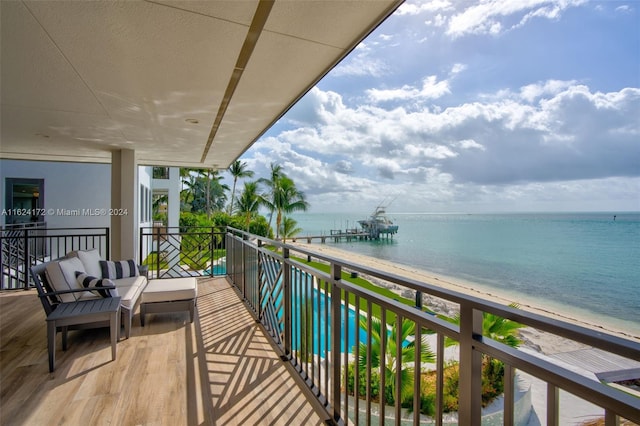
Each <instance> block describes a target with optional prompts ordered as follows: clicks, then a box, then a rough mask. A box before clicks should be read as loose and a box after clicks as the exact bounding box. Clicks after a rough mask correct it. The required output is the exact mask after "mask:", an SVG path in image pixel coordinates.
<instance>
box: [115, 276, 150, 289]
mask: <svg viewBox="0 0 640 426" xmlns="http://www.w3.org/2000/svg"><path fill="white" fill-rule="evenodd" d="M146 280H147V279H146V277H145V276H144V275H138V276H137V277H126V278H119V279H117V280H111V281H113V283H114V284H115V286H116V288H120V287H130V286H137V287H140V286H144V283H145V282H146Z"/></svg>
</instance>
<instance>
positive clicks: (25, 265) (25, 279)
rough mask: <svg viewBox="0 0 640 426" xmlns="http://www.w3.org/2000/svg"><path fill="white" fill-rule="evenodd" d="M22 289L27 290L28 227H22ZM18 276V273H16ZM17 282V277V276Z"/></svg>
mask: <svg viewBox="0 0 640 426" xmlns="http://www.w3.org/2000/svg"><path fill="white" fill-rule="evenodd" d="M23 231H24V271H23V273H22V276H23V277H24V289H25V290H29V228H27V227H25V228H24V230H23ZM18 276H19V275H18ZM18 282H19V278H18Z"/></svg>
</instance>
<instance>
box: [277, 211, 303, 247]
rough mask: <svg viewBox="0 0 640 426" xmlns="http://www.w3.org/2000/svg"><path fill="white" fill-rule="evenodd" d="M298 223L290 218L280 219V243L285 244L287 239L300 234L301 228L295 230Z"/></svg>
mask: <svg viewBox="0 0 640 426" xmlns="http://www.w3.org/2000/svg"><path fill="white" fill-rule="evenodd" d="M297 226H298V222H296V221H295V219H292V218H290V217H284V218H283V219H282V229H281V230H280V232H281V234H282V242H283V243H286V242H287V238H291V237H295V236H296V235H297V234H299V233H300V232H302V228H297Z"/></svg>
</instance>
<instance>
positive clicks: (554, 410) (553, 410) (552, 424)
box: [547, 383, 560, 426]
mask: <svg viewBox="0 0 640 426" xmlns="http://www.w3.org/2000/svg"><path fill="white" fill-rule="evenodd" d="M559 401H560V393H559V389H558V388H557V387H556V386H555V385H554V384H552V383H547V426H558V424H559V422H560V411H559V410H558V404H559Z"/></svg>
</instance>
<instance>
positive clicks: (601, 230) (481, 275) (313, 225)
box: [293, 210, 640, 333]
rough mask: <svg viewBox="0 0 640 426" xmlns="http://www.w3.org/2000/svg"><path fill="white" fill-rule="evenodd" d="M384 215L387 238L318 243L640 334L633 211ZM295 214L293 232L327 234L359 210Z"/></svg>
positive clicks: (638, 232) (639, 218)
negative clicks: (390, 232)
mask: <svg viewBox="0 0 640 426" xmlns="http://www.w3.org/2000/svg"><path fill="white" fill-rule="evenodd" d="M389 215H390V216H391V217H392V218H393V219H394V221H395V222H396V223H397V224H398V225H399V226H400V229H399V232H398V234H396V235H395V236H394V238H393V239H392V240H380V241H356V242H346V241H344V242H340V243H334V242H327V243H326V244H327V245H331V246H335V247H336V248H339V249H342V250H348V251H353V252H356V253H359V254H364V255H367V256H372V257H375V258H379V259H385V260H389V261H393V262H397V263H401V264H405V265H409V266H413V267H415V268H419V269H423V270H426V271H432V272H434V273H437V274H442V275H447V276H450V277H455V278H460V279H463V280H466V281H469V282H472V283H474V285H475V284H477V286H476V287H478V288H482V289H484V290H487V291H493V292H494V293H495V294H503V295H505V296H507V297H510V298H511V299H512V300H515V301H518V302H520V303H525V302H527V303H528V302H530V301H534V302H535V304H536V306H541V307H543V308H547V309H551V310H554V311H555V312H558V313H561V314H566V315H571V314H574V315H577V316H579V317H581V318H584V317H589V318H597V319H598V320H597V321H599V322H602V323H603V324H604V323H606V324H610V325H615V326H620V327H623V328H624V329H626V330H630V331H632V332H636V333H638V332H640V213H615V215H616V218H615V220H614V217H613V216H614V213H558V214H552V213H546V214H538V213H537V214H477V215H475V214H474V215H469V214H393V213H392V212H391V210H390V211H389ZM293 217H294V219H295V220H297V222H298V227H300V228H302V229H303V232H301V233H300V234H299V236H305V235H319V234H324V235H328V234H329V233H330V230H331V229H345V228H353V227H355V224H356V221H357V220H358V219H362V218H364V217H366V213H364V214H362V215H350V216H347V215H343V214H337V215H331V214H307V213H300V214H296V215H294V216H293ZM316 244H320V243H319V242H318V243H316Z"/></svg>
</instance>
